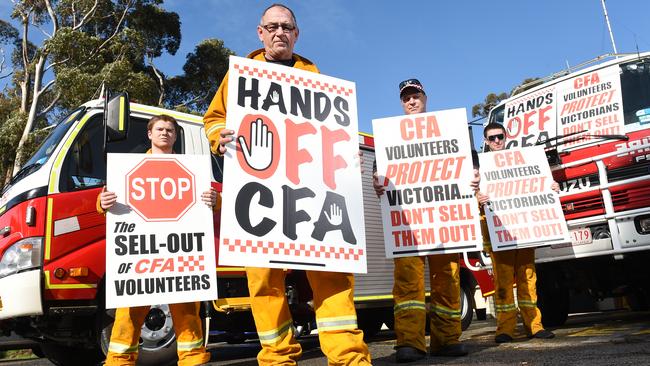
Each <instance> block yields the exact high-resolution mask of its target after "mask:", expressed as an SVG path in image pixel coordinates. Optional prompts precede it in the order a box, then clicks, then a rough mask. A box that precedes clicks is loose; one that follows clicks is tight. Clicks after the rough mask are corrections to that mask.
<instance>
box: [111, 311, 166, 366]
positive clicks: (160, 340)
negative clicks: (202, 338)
mask: <svg viewBox="0 0 650 366" xmlns="http://www.w3.org/2000/svg"><path fill="white" fill-rule="evenodd" d="M114 321H115V309H107V310H106V311H105V312H104V320H103V321H102V325H103V326H102V329H101V334H100V344H101V347H102V351H103V352H104V354H106V353H108V344H109V343H110V340H111V331H112V330H113V322H114ZM177 360H178V356H177V354H176V334H175V333H174V325H173V323H172V316H171V313H170V312H169V306H168V305H154V306H152V307H151V309H150V310H149V313H148V314H147V316H146V318H145V321H144V324H143V325H142V332H141V333H140V347H139V349H138V365H139V366H155V365H173V364H176V361H177Z"/></svg>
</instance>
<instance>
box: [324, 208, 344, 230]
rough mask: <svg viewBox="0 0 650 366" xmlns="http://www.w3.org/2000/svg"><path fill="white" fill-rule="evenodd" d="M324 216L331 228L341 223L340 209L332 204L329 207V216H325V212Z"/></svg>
mask: <svg viewBox="0 0 650 366" xmlns="http://www.w3.org/2000/svg"><path fill="white" fill-rule="evenodd" d="M325 216H327V220H329V222H330V224H332V225H333V226H339V225H341V223H342V222H343V215H342V212H341V209H340V208H339V206H337V205H336V204H334V203H332V204H331V205H330V212H329V215H328V214H327V211H325Z"/></svg>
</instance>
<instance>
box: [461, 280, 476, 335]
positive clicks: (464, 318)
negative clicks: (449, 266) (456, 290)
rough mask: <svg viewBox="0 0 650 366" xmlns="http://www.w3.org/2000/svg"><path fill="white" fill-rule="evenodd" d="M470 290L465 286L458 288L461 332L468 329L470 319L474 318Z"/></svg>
mask: <svg viewBox="0 0 650 366" xmlns="http://www.w3.org/2000/svg"><path fill="white" fill-rule="evenodd" d="M473 296H474V295H473V294H472V290H470V289H469V288H468V287H467V286H461V288H460V325H461V329H462V330H466V329H467V328H469V325H470V324H472V317H473V316H474V309H473V306H472V300H471V299H472V298H473Z"/></svg>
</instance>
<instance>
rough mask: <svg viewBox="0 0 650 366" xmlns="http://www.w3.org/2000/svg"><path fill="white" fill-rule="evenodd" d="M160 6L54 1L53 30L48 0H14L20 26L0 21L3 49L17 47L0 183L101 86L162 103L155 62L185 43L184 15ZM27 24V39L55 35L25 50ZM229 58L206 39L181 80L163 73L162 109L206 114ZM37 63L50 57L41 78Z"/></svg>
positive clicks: (1, 140)
mask: <svg viewBox="0 0 650 366" xmlns="http://www.w3.org/2000/svg"><path fill="white" fill-rule="evenodd" d="M162 3H163V1H162V0H98V1H97V4H95V0H54V1H52V2H51V4H52V7H53V12H54V15H55V17H56V27H54V24H53V22H52V19H51V18H50V15H49V14H48V11H47V7H46V3H45V1H44V0H16V1H15V2H14V5H13V11H12V14H11V17H12V18H13V19H14V21H15V22H17V23H20V24H21V27H18V29H16V28H14V27H13V26H12V25H11V24H10V23H8V22H6V21H4V20H0V44H10V45H13V52H12V55H11V56H12V64H13V75H12V86H10V87H8V88H5V90H4V91H0V151H2V156H0V185H1V184H2V183H1V182H2V181H4V177H5V174H6V172H7V171H10V170H11V169H12V164H13V161H12V160H13V159H14V157H15V156H16V147H17V146H22V147H21V150H20V151H22V153H21V154H19V156H21V160H27V159H28V157H29V156H30V155H31V154H32V152H33V150H34V149H35V147H36V146H37V145H38V144H39V143H40V140H42V137H43V136H42V133H40V132H39V131H41V130H42V128H43V127H45V126H47V121H48V120H55V118H54V117H55V116H56V115H59V116H60V115H62V114H67V112H68V111H70V110H71V109H74V108H76V107H77V106H78V105H80V104H82V103H84V102H86V101H88V100H90V99H94V98H97V97H99V95H98V94H97V93H98V90H99V89H100V88H101V86H102V85H105V86H106V87H107V88H109V89H111V90H115V91H127V92H128V93H129V96H130V98H131V100H133V101H136V102H140V103H144V104H151V105H156V104H158V99H159V97H160V94H161V90H160V87H159V79H158V76H157V75H155V73H154V69H153V68H152V66H153V59H155V58H157V57H159V56H162V55H163V54H164V53H169V54H171V55H174V54H175V53H176V52H177V51H178V49H179V46H180V42H181V29H180V22H181V21H180V19H179V16H178V14H176V13H174V12H169V11H166V10H165V9H164V8H163V7H162ZM125 11H126V13H125ZM22 24H26V25H27V26H28V28H29V33H30V34H33V33H34V32H37V33H41V31H44V32H49V33H51V37H46V38H45V40H44V41H39V43H36V44H34V43H31V42H29V41H27V42H26V43H25V44H26V49H24V50H23V46H24V45H23V34H22V32H23V29H22ZM36 26H37V27H38V28H36ZM39 29H40V30H39ZM30 38H32V39H33V37H30ZM24 54H26V55H27V62H26V63H25V62H24V61H25V60H24V59H23V55H24ZM232 54H234V53H233V52H232V51H231V50H229V49H228V48H226V47H224V44H223V42H222V41H221V40H218V39H209V40H205V41H203V42H201V43H200V44H199V45H197V46H196V48H195V49H194V52H193V53H190V54H189V55H187V62H186V64H185V67H184V68H183V70H184V74H183V75H180V76H176V77H172V78H170V79H165V76H164V75H162V76H161V78H162V79H163V84H164V89H165V90H164V91H165V94H164V95H165V100H164V101H163V104H164V105H165V106H168V107H171V108H178V109H180V110H184V111H186V112H195V113H203V111H205V109H207V107H208V105H209V103H210V100H211V98H212V96H213V95H214V94H215V92H216V90H217V88H218V86H219V84H220V83H221V80H222V79H223V77H224V76H225V74H226V72H227V70H228V56H229V55H232ZM39 58H42V59H44V60H45V63H44V66H45V69H44V70H43V71H42V73H41V74H40V75H37V74H36V71H37V70H38V69H37V68H36V65H37V63H38V61H39ZM36 81H40V88H41V90H34V88H35V86H36V85H38V84H37V83H36ZM46 85H47V88H44V86H46ZM23 88H27V90H26V92H24V89H23ZM32 104H34V105H35V106H36V114H35V117H34V118H31V117H29V116H28V115H27V112H28V111H29V108H30V105H32ZM21 111H22V112H21ZM24 129H29V133H30V135H29V139H28V140H27V141H21V139H20V137H21V136H22V134H23V130H24ZM34 131H36V132H34Z"/></svg>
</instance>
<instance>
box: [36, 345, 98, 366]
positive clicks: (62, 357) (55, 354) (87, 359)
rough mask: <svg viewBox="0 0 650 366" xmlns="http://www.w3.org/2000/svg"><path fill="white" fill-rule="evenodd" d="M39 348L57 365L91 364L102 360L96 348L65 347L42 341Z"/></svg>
mask: <svg viewBox="0 0 650 366" xmlns="http://www.w3.org/2000/svg"><path fill="white" fill-rule="evenodd" d="M40 348H41V352H42V354H43V356H44V357H45V358H47V359H48V360H50V362H52V363H53V364H55V365H57V366H89V365H91V366H92V365H98V364H99V363H100V362H101V361H102V360H103V355H102V353H101V352H100V351H99V350H98V349H87V348H79V347H66V346H62V345H60V344H55V343H42V344H41V347H40Z"/></svg>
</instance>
